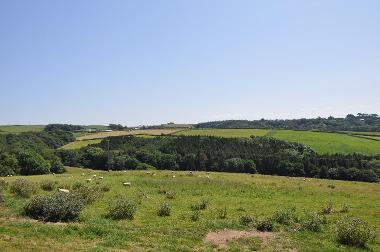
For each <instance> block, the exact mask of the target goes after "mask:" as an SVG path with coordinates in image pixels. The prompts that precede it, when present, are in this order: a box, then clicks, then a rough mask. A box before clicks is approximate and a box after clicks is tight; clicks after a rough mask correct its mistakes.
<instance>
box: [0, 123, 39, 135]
mask: <svg viewBox="0 0 380 252" xmlns="http://www.w3.org/2000/svg"><path fill="white" fill-rule="evenodd" d="M44 127H45V125H0V134H9V133H13V134H17V133H22V132H28V131H34V132H38V131H42V130H43V129H44Z"/></svg>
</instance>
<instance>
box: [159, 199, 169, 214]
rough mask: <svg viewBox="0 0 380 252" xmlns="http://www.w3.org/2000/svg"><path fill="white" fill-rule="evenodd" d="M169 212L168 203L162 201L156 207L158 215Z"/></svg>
mask: <svg viewBox="0 0 380 252" xmlns="http://www.w3.org/2000/svg"><path fill="white" fill-rule="evenodd" d="M170 212H171V206H170V205H169V204H168V203H166V202H164V203H162V204H161V205H160V207H159V208H158V211H157V215H158V216H170Z"/></svg>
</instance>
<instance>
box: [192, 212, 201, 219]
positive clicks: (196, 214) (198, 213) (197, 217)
mask: <svg viewBox="0 0 380 252" xmlns="http://www.w3.org/2000/svg"><path fill="white" fill-rule="evenodd" d="M200 214H201V211H199V210H195V211H193V212H192V214H191V220H192V221H198V220H199V216H200Z"/></svg>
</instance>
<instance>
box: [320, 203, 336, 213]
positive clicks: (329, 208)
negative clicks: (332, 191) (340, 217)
mask: <svg viewBox="0 0 380 252" xmlns="http://www.w3.org/2000/svg"><path fill="white" fill-rule="evenodd" d="M331 213H333V204H332V202H331V201H329V202H327V203H326V205H325V206H323V207H322V209H321V214H331Z"/></svg>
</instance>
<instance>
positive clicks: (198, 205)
mask: <svg viewBox="0 0 380 252" xmlns="http://www.w3.org/2000/svg"><path fill="white" fill-rule="evenodd" d="M207 206H208V201H207V200H204V199H203V200H201V201H200V202H197V203H195V204H192V205H191V210H194V211H195V210H206V208H207Z"/></svg>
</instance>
